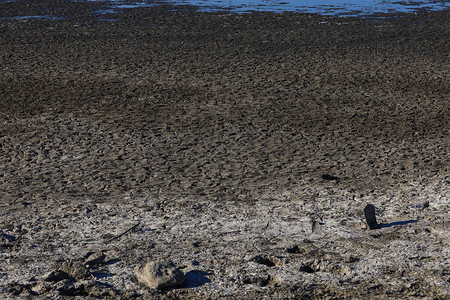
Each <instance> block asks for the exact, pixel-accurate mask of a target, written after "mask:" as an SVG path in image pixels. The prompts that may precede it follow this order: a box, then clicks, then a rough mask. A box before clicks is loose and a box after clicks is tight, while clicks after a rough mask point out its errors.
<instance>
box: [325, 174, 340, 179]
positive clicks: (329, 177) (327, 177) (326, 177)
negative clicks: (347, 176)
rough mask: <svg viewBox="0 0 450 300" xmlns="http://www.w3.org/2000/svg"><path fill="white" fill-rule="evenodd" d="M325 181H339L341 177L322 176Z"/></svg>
mask: <svg viewBox="0 0 450 300" xmlns="http://www.w3.org/2000/svg"><path fill="white" fill-rule="evenodd" d="M322 179H323V180H339V177H336V176H334V175H330V174H322Z"/></svg>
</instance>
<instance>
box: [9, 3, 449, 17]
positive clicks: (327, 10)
mask: <svg viewBox="0 0 450 300" xmlns="http://www.w3.org/2000/svg"><path fill="white" fill-rule="evenodd" d="M19 1H23V2H26V1H27V0H0V4H1V3H7V2H19ZM72 1H74V2H78V1H79V0H72ZM88 1H93V2H96V1H98V2H100V1H101V2H107V3H110V5H109V9H104V10H101V11H97V12H96V14H98V15H103V16H105V17H106V16H107V15H109V14H111V13H120V10H121V9H126V8H140V7H152V6H158V5H163V4H169V5H175V6H179V5H192V6H196V7H197V8H198V10H199V11H201V12H220V11H222V12H223V11H228V12H233V13H248V12H254V11H259V12H277V13H282V12H300V13H317V14H320V15H336V16H370V15H374V14H380V13H398V12H407V13H414V12H417V11H421V10H426V11H437V10H445V9H449V8H450V4H449V3H448V1H445V0H441V1H439V0H422V1H415V0H391V1H389V0H334V1H331V0H250V1H248V0H109V1H108V0H106V1H105V0H88ZM36 17H40V18H43V19H46V17H48V16H30V17H29V18H36Z"/></svg>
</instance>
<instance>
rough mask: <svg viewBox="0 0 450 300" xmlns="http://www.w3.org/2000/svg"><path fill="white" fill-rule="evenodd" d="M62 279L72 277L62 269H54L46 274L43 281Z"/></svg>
mask: <svg viewBox="0 0 450 300" xmlns="http://www.w3.org/2000/svg"><path fill="white" fill-rule="evenodd" d="M64 279H69V280H70V279H73V278H72V276H70V275H69V274H67V273H66V272H64V271H61V270H55V271H52V272H51V273H50V274H48V275H47V276H46V277H45V278H44V281H50V282H58V281H61V280H64Z"/></svg>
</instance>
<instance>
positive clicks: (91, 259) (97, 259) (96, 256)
mask: <svg viewBox="0 0 450 300" xmlns="http://www.w3.org/2000/svg"><path fill="white" fill-rule="evenodd" d="M105 258H106V255H105V254H104V253H103V252H89V253H87V254H86V258H85V260H84V261H85V263H86V264H87V265H89V266H91V265H98V264H102V263H104V262H105Z"/></svg>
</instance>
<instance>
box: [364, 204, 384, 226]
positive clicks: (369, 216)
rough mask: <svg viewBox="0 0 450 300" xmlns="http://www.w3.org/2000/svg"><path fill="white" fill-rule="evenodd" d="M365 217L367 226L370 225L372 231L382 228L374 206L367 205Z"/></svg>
mask: <svg viewBox="0 0 450 300" xmlns="http://www.w3.org/2000/svg"><path fill="white" fill-rule="evenodd" d="M364 216H365V217H366V222H367V225H369V228H370V230H373V229H378V228H380V225H379V224H378V223H377V219H376V217H375V206H373V205H372V204H367V205H366V207H365V208H364Z"/></svg>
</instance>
